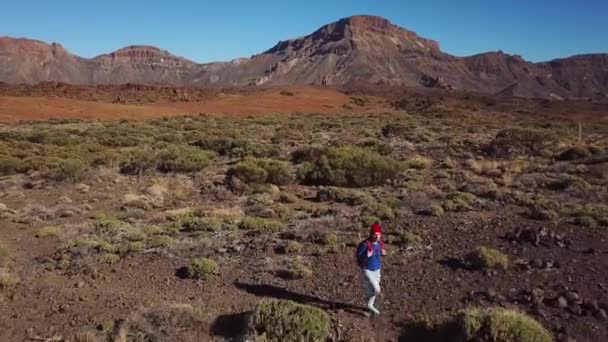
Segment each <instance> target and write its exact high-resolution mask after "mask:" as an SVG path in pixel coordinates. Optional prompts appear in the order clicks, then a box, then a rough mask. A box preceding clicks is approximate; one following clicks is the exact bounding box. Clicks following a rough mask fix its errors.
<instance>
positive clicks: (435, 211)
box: [416, 204, 445, 217]
mask: <svg viewBox="0 0 608 342" xmlns="http://www.w3.org/2000/svg"><path fill="white" fill-rule="evenodd" d="M416 213H417V214H419V215H426V216H435V217H438V216H443V214H445V211H444V210H443V208H442V207H441V206H440V205H437V204H432V205H430V206H428V207H426V208H422V209H419V210H417V211H416Z"/></svg>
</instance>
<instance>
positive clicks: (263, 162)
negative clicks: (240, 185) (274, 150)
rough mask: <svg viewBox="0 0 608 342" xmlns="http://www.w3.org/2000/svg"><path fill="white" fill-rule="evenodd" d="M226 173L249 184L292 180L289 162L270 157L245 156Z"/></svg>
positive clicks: (286, 182) (279, 182)
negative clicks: (255, 157)
mask: <svg viewBox="0 0 608 342" xmlns="http://www.w3.org/2000/svg"><path fill="white" fill-rule="evenodd" d="M228 175H229V176H230V177H238V178H239V179H241V180H243V181H244V182H246V183H249V184H261V183H271V184H276V185H286V184H289V183H291V182H293V180H294V172H293V169H292V167H291V165H289V163H286V162H283V161H279V160H272V159H254V158H246V159H245V160H243V161H241V162H239V163H238V164H236V165H235V166H234V167H233V168H231V169H230V170H228Z"/></svg>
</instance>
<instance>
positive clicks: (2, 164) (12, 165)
mask: <svg viewBox="0 0 608 342" xmlns="http://www.w3.org/2000/svg"><path fill="white" fill-rule="evenodd" d="M19 162H20V161H19V159H17V158H10V157H1V158H0V175H10V174H13V173H15V172H17V167H18V166H19Z"/></svg>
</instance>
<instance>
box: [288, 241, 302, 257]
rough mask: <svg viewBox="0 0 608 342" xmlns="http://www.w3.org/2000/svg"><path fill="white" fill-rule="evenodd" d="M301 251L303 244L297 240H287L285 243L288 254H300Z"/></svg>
mask: <svg viewBox="0 0 608 342" xmlns="http://www.w3.org/2000/svg"><path fill="white" fill-rule="evenodd" d="M302 251H304V245H302V244H301V243H299V242H297V241H293V240H290V241H287V244H286V245H285V252H286V253H288V254H300V253H302Z"/></svg>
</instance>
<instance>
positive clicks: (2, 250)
mask: <svg viewBox="0 0 608 342" xmlns="http://www.w3.org/2000/svg"><path fill="white" fill-rule="evenodd" d="M8 255H9V252H8V249H6V247H3V246H0V267H2V265H4V262H5V261H6V259H8Z"/></svg>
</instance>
